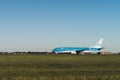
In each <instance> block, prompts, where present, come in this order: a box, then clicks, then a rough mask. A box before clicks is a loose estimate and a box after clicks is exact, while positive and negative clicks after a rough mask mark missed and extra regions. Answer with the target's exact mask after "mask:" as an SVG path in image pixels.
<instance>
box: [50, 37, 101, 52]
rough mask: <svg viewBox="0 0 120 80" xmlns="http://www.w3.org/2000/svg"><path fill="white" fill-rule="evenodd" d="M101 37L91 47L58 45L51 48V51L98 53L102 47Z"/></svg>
mask: <svg viewBox="0 0 120 80" xmlns="http://www.w3.org/2000/svg"><path fill="white" fill-rule="evenodd" d="M102 43H103V39H100V40H99V41H98V43H97V44H96V45H95V46H92V47H58V48H55V49H53V50H52V52H53V53H56V54H58V53H71V54H79V53H94V54H96V53H98V52H99V51H100V50H101V49H103V48H102Z"/></svg>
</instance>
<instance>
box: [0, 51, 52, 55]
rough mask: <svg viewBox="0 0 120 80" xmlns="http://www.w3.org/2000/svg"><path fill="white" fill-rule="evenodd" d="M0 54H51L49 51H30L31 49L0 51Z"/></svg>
mask: <svg viewBox="0 0 120 80" xmlns="http://www.w3.org/2000/svg"><path fill="white" fill-rule="evenodd" d="M0 54H5V55H7V54H9V55H10V54H25V55H26V54H51V52H32V51H28V52H0Z"/></svg>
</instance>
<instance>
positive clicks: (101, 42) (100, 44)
mask: <svg viewBox="0 0 120 80" xmlns="http://www.w3.org/2000/svg"><path fill="white" fill-rule="evenodd" d="M102 44H103V39H102V38H101V39H100V40H99V41H98V43H97V44H96V45H95V46H93V48H102Z"/></svg>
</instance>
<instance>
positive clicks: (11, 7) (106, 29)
mask: <svg viewBox="0 0 120 80" xmlns="http://www.w3.org/2000/svg"><path fill="white" fill-rule="evenodd" d="M119 3H120V1H119V0H0V51H51V50H52V49H53V48H55V47H62V46H63V47H64V46H73V47H74V46H77V47H78V46H83V47H85V46H91V45H94V44H95V43H96V42H97V40H98V39H99V38H103V39H104V44H103V46H104V47H106V49H105V50H104V51H111V52H120V37H119V35H120V4H119Z"/></svg>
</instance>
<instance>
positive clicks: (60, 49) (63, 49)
mask: <svg viewBox="0 0 120 80" xmlns="http://www.w3.org/2000/svg"><path fill="white" fill-rule="evenodd" d="M96 50H98V48H89V47H58V48H55V49H53V50H52V52H54V53H64V52H73V51H79V52H81V51H86V52H92V51H96Z"/></svg>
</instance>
